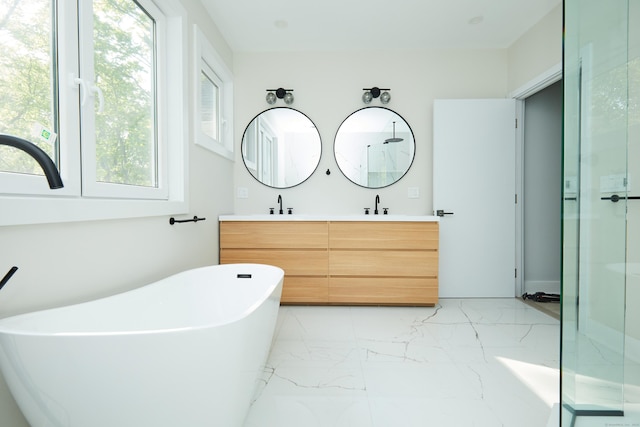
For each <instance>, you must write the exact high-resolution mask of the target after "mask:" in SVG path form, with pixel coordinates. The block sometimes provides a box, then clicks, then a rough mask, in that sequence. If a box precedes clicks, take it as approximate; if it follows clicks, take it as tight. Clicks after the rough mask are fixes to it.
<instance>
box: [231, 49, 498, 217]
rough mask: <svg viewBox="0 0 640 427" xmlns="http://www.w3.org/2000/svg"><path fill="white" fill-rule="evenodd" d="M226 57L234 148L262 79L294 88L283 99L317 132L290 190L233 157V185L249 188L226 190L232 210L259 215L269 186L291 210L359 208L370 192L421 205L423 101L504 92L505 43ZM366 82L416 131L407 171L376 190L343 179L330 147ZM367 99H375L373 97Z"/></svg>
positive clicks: (425, 181)
mask: <svg viewBox="0 0 640 427" xmlns="http://www.w3.org/2000/svg"><path fill="white" fill-rule="evenodd" d="M234 61H235V62H234V74H235V83H236V88H235V101H236V102H235V110H234V117H235V129H234V132H235V135H236V137H235V139H236V152H240V142H241V140H242V134H243V132H244V130H245V127H246V126H247V125H248V124H249V122H250V121H251V120H252V119H253V117H254V116H255V115H256V114H258V113H260V112H261V111H263V110H265V109H267V108H269V107H270V105H269V104H267V102H266V101H265V95H266V92H265V90H266V89H270V88H278V87H284V88H290V89H294V96H295V101H294V103H293V104H292V105H291V107H293V108H295V109H297V110H300V111H301V112H303V113H304V114H306V115H307V116H309V118H310V119H311V120H313V121H314V123H315V124H316V126H317V128H318V130H319V132H320V136H321V139H322V157H321V159H320V165H319V167H318V169H317V170H316V172H315V173H314V174H313V175H312V176H311V178H309V180H307V181H306V182H304V183H303V184H302V185H299V186H297V187H293V188H290V189H282V190H278V189H272V188H269V187H266V186H264V185H262V184H260V183H259V182H258V181H256V180H255V179H254V178H253V177H252V176H251V175H250V174H249V172H248V171H247V170H246V168H245V166H244V164H243V162H242V161H240V160H239V161H238V162H236V165H235V185H236V186H239V187H246V188H248V190H249V198H248V199H236V202H235V207H236V213H238V214H266V213H268V208H269V207H274V206H276V199H277V197H278V194H281V195H282V197H283V199H284V205H285V207H293V208H294V213H300V214H321V213H335V214H359V213H362V212H363V208H364V207H373V204H374V198H375V195H376V194H379V195H380V198H381V206H382V207H388V208H389V209H390V211H389V212H390V213H392V214H394V213H395V214H415V215H420V214H431V213H432V209H433V207H432V188H431V187H432V163H433V161H432V105H433V100H434V99H436V98H482V97H487V98H504V97H506V96H507V93H508V91H507V55H506V50H448V51H442V50H420V51H401V50H400V51H371V52H355V53H354V52H348V53H342V52H323V53H307V52H297V53H269V54H264V53H236V54H235V55H234ZM372 86H378V87H384V88H391V91H390V93H391V102H390V103H389V104H387V105H386V107H388V108H391V109H392V110H394V111H396V112H397V113H398V114H400V115H401V116H402V117H403V118H404V119H405V120H406V121H407V122H408V123H409V125H410V126H411V128H412V130H413V133H414V135H415V139H416V154H415V156H416V157H415V160H414V163H413V166H412V167H411V169H410V171H409V172H408V173H407V175H406V176H405V177H404V178H402V179H401V180H400V181H399V182H397V183H396V184H394V185H392V186H390V187H386V188H381V189H377V190H375V189H366V188H362V187H359V186H357V185H355V184H353V183H351V182H350V181H348V180H347V179H346V178H345V177H344V176H343V175H342V173H341V172H340V170H339V169H338V166H337V164H336V161H335V157H334V154H333V140H334V137H335V133H336V131H337V129H338V127H339V126H340V124H341V123H342V121H343V120H344V119H345V118H346V117H347V116H348V115H349V114H351V113H353V112H354V111H356V110H357V109H359V108H362V107H364V106H365V104H363V102H362V100H361V96H362V93H363V91H362V89H363V88H365V87H372ZM276 105H277V106H284V103H283V102H282V101H278V103H277V104H276ZM370 105H382V104H380V102H379V100H374V101H373V102H372V103H371V104H370ZM327 169H329V170H330V171H331V174H330V175H326V170H327ZM409 187H419V189H420V198H418V199H409V198H408V197H407V189H408V188H409Z"/></svg>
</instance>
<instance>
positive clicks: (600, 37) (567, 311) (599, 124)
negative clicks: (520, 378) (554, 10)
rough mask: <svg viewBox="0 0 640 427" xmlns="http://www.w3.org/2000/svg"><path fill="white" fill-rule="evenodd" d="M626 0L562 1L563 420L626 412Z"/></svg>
mask: <svg viewBox="0 0 640 427" xmlns="http://www.w3.org/2000/svg"><path fill="white" fill-rule="evenodd" d="M628 3H629V2H628V0H607V1H601V0H565V12H564V16H565V46H564V100H565V101H564V102H565V104H564V141H563V144H564V161H563V167H564V172H563V175H564V178H563V179H564V185H563V197H564V200H563V271H562V293H563V298H562V343H561V367H562V370H561V371H562V380H561V381H562V411H561V412H562V415H561V421H562V425H563V426H572V425H574V423H575V420H576V417H579V416H604V415H607V416H615V415H623V409H624V408H623V403H624V394H623V392H624V343H625V291H626V250H627V199H626V197H627V190H628V173H627V147H628V120H629V71H628V70H629V54H628V50H629V49H628V48H629V46H628V42H629V25H628V22H629V13H628V12H629V4H628Z"/></svg>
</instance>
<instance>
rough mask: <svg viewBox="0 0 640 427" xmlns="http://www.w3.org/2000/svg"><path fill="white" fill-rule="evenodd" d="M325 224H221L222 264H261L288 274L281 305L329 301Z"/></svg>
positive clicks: (237, 222) (259, 222)
mask: <svg viewBox="0 0 640 427" xmlns="http://www.w3.org/2000/svg"><path fill="white" fill-rule="evenodd" d="M327 242H328V224H327V222H325V221H319V222H317V221H221V222H220V264H232V263H245V262H248V263H258V264H269V265H275V266H277V267H280V268H282V269H283V270H284V271H285V278H284V284H283V287H282V297H281V302H282V303H326V302H327V300H328V264H329V255H328V246H327Z"/></svg>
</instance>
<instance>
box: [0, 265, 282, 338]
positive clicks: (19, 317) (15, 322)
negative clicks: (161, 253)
mask: <svg viewBox="0 0 640 427" xmlns="http://www.w3.org/2000/svg"><path fill="white" fill-rule="evenodd" d="M237 266H244V267H250V268H261V269H265V268H266V269H267V270H272V272H273V273H274V274H276V275H277V276H278V277H279V280H277V281H274V283H273V284H272V285H271V286H270V287H269V288H268V292H266V290H265V295H264V297H263V298H261V299H259V300H257V301H255V302H254V303H253V304H251V305H250V306H248V307H247V308H246V309H245V310H244V311H241V312H239V313H236V315H235V316H230V317H229V318H225V319H224V322H204V323H201V324H197V325H189V326H180V327H174V328H172V327H161V328H146V329H137V330H110V331H77V332H69V331H62V332H49V331H37V330H29V329H26V328H24V327H23V326H21V325H20V322H21V321H23V320H27V321H29V318H32V317H40V316H42V315H45V314H48V313H51V312H56V311H62V310H65V309H73V308H75V307H78V306H82V305H88V304H91V303H94V302H96V303H97V302H102V301H105V300H108V299H111V298H114V297H121V296H123V295H126V294H132V293H138V292H141V291H143V290H145V288H147V291H148V288H149V287H152V286H154V285H162V284H163V282H165V281H169V280H171V279H172V278H175V277H176V276H180V275H182V274H186V273H188V272H194V273H195V272H197V271H201V270H207V269H211V268H216V267H221V268H225V269H231V268H233V267H237ZM284 274H285V273H284V270H283V269H281V268H280V267H277V266H274V265H269V264H258V263H234V264H212V265H206V266H202V267H195V268H189V269H186V270H182V271H179V272H177V273H174V274H171V275H169V276H166V277H163V278H161V279H158V280H156V281H154V282H150V283H147V284H145V285H142V286H139V287H137V288H133V289H129V290H126V291H122V292H118V293H114V294H111V295H107V296H104V297H99V298H96V299H91V300H87V301H81V302H77V303H72V304H65V305H61V306H57V307H51V308H45V309H40V310H35V311H31V312H26V313H20V314H16V315H12V316H8V317H5V318H0V340H1V339H3V336H5V337H11V336H24V337H27V336H29V337H56V338H63V337H69V338H72V337H99V336H102V337H107V336H129V335H130V336H136V335H153V334H170V333H184V332H195V331H199V330H205V329H209V328H215V327H221V326H224V325H228V324H231V323H234V322H237V321H240V320H242V319H243V318H245V317H246V316H248V315H249V314H251V313H252V312H254V311H255V310H256V309H257V308H258V307H259V306H260V305H261V304H264V303H265V302H266V301H268V300H269V298H271V296H272V295H273V294H274V292H276V291H277V290H278V288H279V292H280V294H281V292H282V285H283V282H284ZM279 301H280V295H279V296H278V303H279ZM6 324H8V327H7V325H6Z"/></svg>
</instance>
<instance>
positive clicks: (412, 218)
mask: <svg viewBox="0 0 640 427" xmlns="http://www.w3.org/2000/svg"><path fill="white" fill-rule="evenodd" d="M218 219H219V220H220V221H404V222H438V221H440V217H437V216H431V215H382V214H378V215H373V214H369V215H364V214H360V215H298V214H292V215H288V214H283V215H278V214H273V215H268V214H265V215H220V216H219V217H218Z"/></svg>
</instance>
